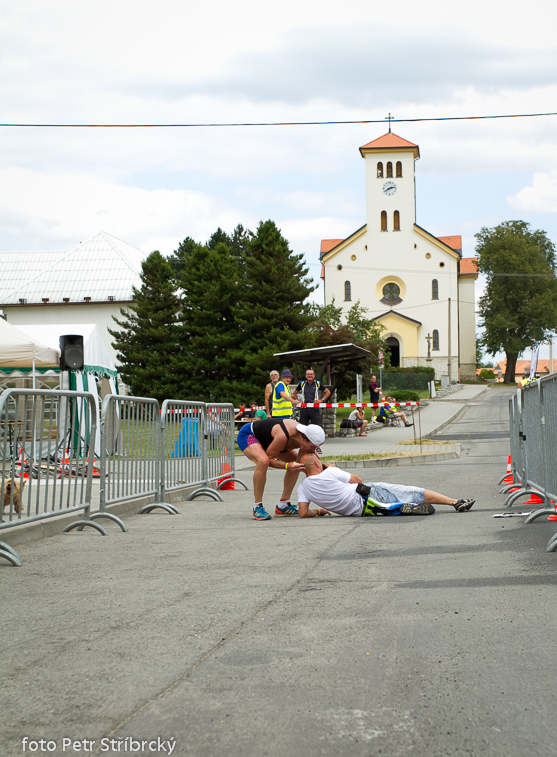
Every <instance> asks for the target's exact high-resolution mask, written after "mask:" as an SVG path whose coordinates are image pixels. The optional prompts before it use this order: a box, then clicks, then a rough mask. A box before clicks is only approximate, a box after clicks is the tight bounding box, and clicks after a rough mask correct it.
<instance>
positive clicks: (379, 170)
mask: <svg viewBox="0 0 557 757" xmlns="http://www.w3.org/2000/svg"><path fill="white" fill-rule="evenodd" d="M377 178H378V179H382V178H383V163H381V161H379V163H378V164H377Z"/></svg>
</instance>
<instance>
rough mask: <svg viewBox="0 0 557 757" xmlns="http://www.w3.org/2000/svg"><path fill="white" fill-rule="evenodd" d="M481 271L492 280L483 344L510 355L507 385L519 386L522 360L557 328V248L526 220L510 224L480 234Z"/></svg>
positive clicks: (483, 312) (483, 303) (483, 302)
mask: <svg viewBox="0 0 557 757" xmlns="http://www.w3.org/2000/svg"><path fill="white" fill-rule="evenodd" d="M476 239H477V240H478V241H477V244H476V252H477V253H478V270H479V271H480V272H481V273H485V274H486V276H487V284H486V288H485V292H484V294H483V296H482V297H481V298H480V300H479V308H478V309H479V314H480V316H481V318H482V319H483V323H482V324H481V325H483V326H484V328H485V333H484V336H483V337H482V340H481V341H482V345H483V346H484V348H485V349H486V351H487V352H488V353H490V354H492V355H495V354H496V353H497V352H501V351H504V352H505V353H506V356H507V369H506V372H505V383H507V384H508V383H511V382H514V374H515V368H516V361H517V358H518V356H519V354H520V352H522V351H523V350H524V349H525V348H527V347H530V346H531V345H533V344H535V343H536V342H541V341H544V340H546V339H547V338H548V336H549V333H550V332H551V331H554V330H555V328H556V327H557V283H556V280H555V267H556V260H555V245H554V244H553V242H551V241H550V240H549V239H548V237H547V235H546V233H545V232H544V231H539V230H538V231H531V230H530V224H528V223H525V222H524V221H505V222H504V223H501V224H499V225H498V226H495V227H494V228H492V229H487V228H483V229H482V230H481V231H480V232H479V233H478V234H476Z"/></svg>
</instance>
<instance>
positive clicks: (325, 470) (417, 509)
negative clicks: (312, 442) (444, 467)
mask: <svg viewBox="0 0 557 757" xmlns="http://www.w3.org/2000/svg"><path fill="white" fill-rule="evenodd" d="M302 461H303V463H304V468H305V473H306V478H305V479H304V480H303V481H302V482H301V483H300V484H299V485H298V514H299V516H300V518H313V517H315V516H316V515H332V513H337V514H338V515H348V516H350V515H432V514H433V513H434V512H435V508H434V507H433V505H434V504H436V505H448V506H450V507H454V509H455V511H456V512H459V513H461V512H464V511H465V510H469V509H470V508H471V507H472V505H473V504H474V502H475V500H473V499H452V498H451V497H445V495H444V494H439V493H438V492H434V491H431V490H430V489H421V488H419V487H417V486H402V485H400V484H386V483H382V482H376V483H373V482H372V483H369V484H364V483H363V482H362V479H361V478H360V477H359V476H356V474H355V473H348V471H345V470H342V469H341V468H336V467H335V466H334V465H325V464H324V463H322V462H321V460H320V459H319V458H318V457H317V455H314V454H307V455H304V456H303V458H302ZM310 502H314V503H315V504H316V505H318V508H317V510H310V509H309V503H310Z"/></svg>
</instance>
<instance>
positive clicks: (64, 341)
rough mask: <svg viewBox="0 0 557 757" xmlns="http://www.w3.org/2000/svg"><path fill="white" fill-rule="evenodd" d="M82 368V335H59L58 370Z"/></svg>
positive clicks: (77, 369)
mask: <svg viewBox="0 0 557 757" xmlns="http://www.w3.org/2000/svg"><path fill="white" fill-rule="evenodd" d="M82 369H83V337H82V336H81V334H64V335H63V336H61V337H60V370H62V371H81V370H82Z"/></svg>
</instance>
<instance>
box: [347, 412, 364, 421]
mask: <svg viewBox="0 0 557 757" xmlns="http://www.w3.org/2000/svg"><path fill="white" fill-rule="evenodd" d="M348 420H350V421H361V420H362V419H361V418H360V416H359V415H358V411H357V410H353V411H352V412H351V413H350V415H349V416H348Z"/></svg>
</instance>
